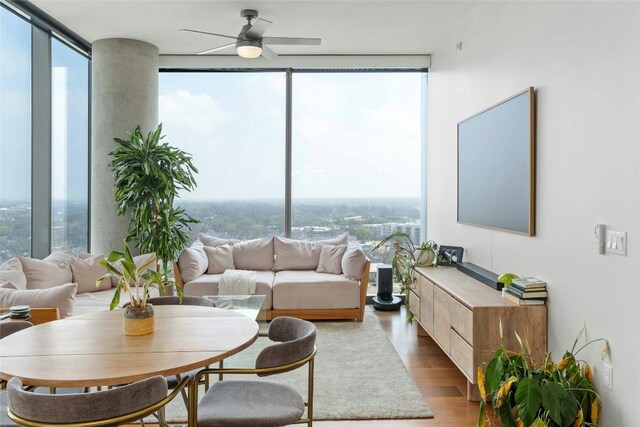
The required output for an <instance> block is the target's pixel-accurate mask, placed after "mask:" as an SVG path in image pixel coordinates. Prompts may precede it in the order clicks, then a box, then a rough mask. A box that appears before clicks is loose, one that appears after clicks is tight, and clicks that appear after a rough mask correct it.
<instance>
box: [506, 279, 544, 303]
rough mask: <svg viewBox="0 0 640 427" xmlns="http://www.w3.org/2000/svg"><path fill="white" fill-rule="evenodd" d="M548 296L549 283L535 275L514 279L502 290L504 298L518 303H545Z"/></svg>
mask: <svg viewBox="0 0 640 427" xmlns="http://www.w3.org/2000/svg"><path fill="white" fill-rule="evenodd" d="M547 296H548V294H547V284H546V283H545V282H543V281H542V280H539V279H536V278H535V277H524V278H522V279H514V280H513V282H511V285H509V286H508V287H507V288H504V289H503V290H502V297H503V298H504V299H506V300H508V301H511V302H513V303H515V304H518V305H543V304H544V303H545V301H546V300H547Z"/></svg>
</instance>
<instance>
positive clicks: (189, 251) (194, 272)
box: [178, 242, 209, 283]
mask: <svg viewBox="0 0 640 427" xmlns="http://www.w3.org/2000/svg"><path fill="white" fill-rule="evenodd" d="M208 266H209V259H208V258H207V254H206V253H205V252H204V247H203V246H202V243H201V242H196V243H194V244H193V245H191V247H190V248H186V249H184V250H183V251H182V252H180V256H179V257H178V268H179V269H180V276H181V277H182V282H183V283H186V282H190V281H192V280H193V279H195V278H196V277H200V276H202V275H203V274H204V273H206V271H207V267H208Z"/></svg>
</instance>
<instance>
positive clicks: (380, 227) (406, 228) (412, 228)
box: [362, 222, 421, 245]
mask: <svg viewBox="0 0 640 427" xmlns="http://www.w3.org/2000/svg"><path fill="white" fill-rule="evenodd" d="M362 226H363V227H366V228H368V229H369V230H371V232H372V233H373V239H374V240H382V239H383V238H385V237H386V236H388V235H389V234H392V233H396V232H402V233H407V234H408V235H409V237H410V238H411V241H412V242H413V243H414V244H416V245H418V244H420V243H421V242H420V224H419V223H417V222H405V223H397V222H386V223H384V224H362Z"/></svg>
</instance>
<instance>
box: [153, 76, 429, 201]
mask: <svg viewBox="0 0 640 427" xmlns="http://www.w3.org/2000/svg"><path fill="white" fill-rule="evenodd" d="M420 79H421V76H420V74H419V73H294V75H293V86H292V87H293V95H292V98H293V120H292V122H293V130H292V131H293V138H292V140H293V142H292V145H293V153H292V156H293V157H292V169H293V170H292V193H293V194H292V196H293V198H294V199H296V198H362V197H366V198H369V197H371V198H373V197H376V198H378V197H415V198H418V197H419V196H420V112H421V105H420V102H421V90H422V89H421V84H420ZM159 108H160V110H159V116H160V121H161V122H163V131H164V132H163V133H164V134H165V135H166V138H165V140H166V141H167V142H169V143H170V144H172V145H175V146H177V147H179V148H181V149H182V150H184V151H187V152H189V153H191V154H192V155H193V157H194V162H195V164H196V167H197V168H198V169H199V173H198V175H197V178H196V179H197V181H198V187H197V189H196V190H195V191H194V192H192V193H189V194H183V195H182V197H183V198H184V199H186V200H227V199H284V162H285V74H284V73H283V72H258V73H174V72H171V73H160V105H159Z"/></svg>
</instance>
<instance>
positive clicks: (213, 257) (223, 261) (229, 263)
mask: <svg viewBox="0 0 640 427" xmlns="http://www.w3.org/2000/svg"><path fill="white" fill-rule="evenodd" d="M204 252H205V254H207V259H208V264H209V268H208V269H207V274H222V273H224V272H225V270H234V269H235V268H236V266H235V265H234V263H233V253H231V246H229V245H222V246H218V247H215V248H214V247H211V246H205V247H204Z"/></svg>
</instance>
